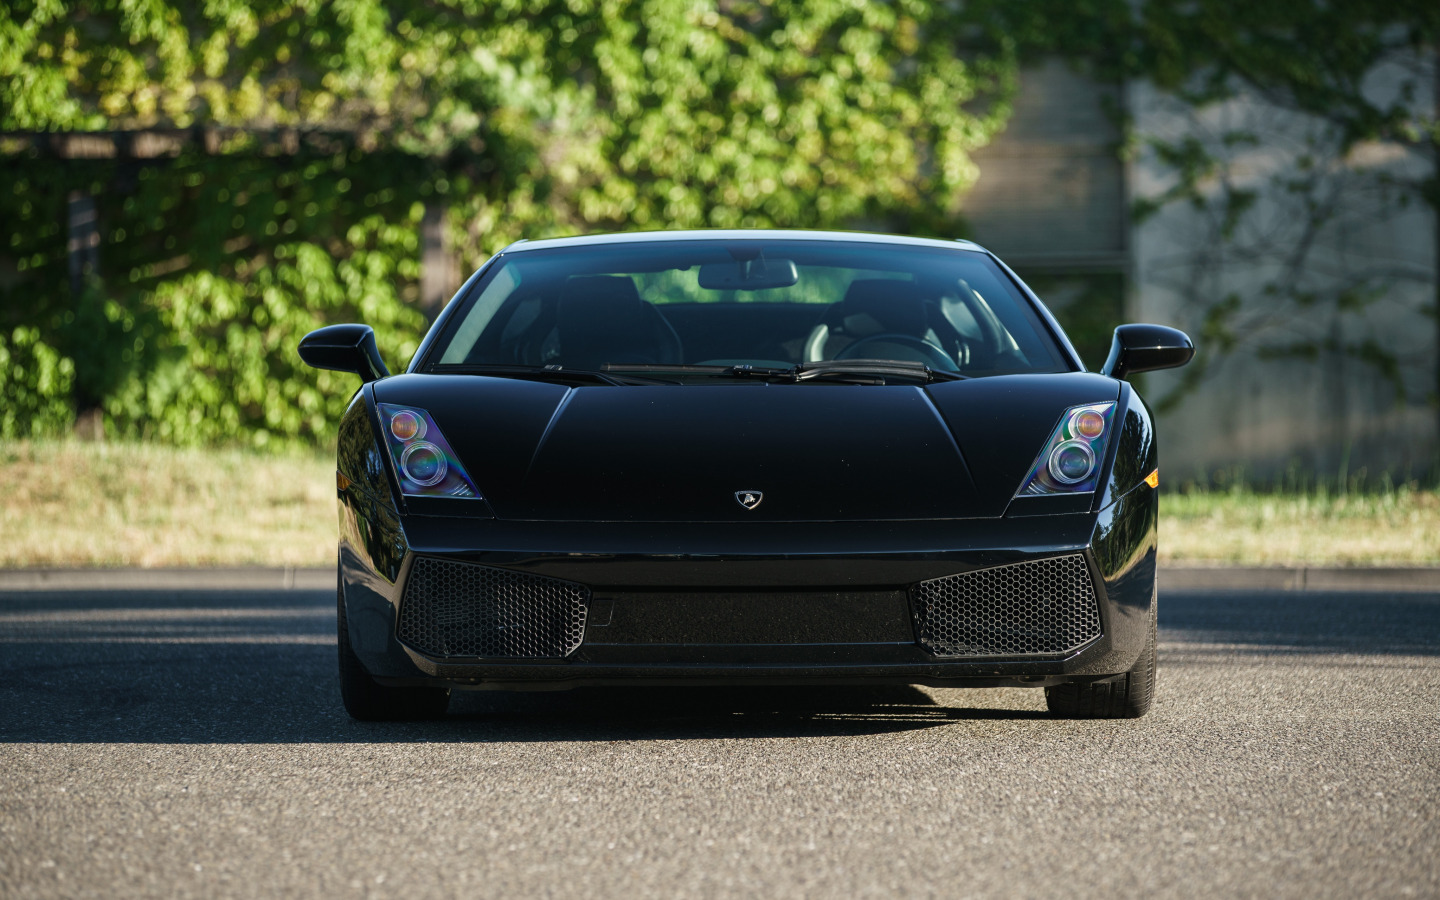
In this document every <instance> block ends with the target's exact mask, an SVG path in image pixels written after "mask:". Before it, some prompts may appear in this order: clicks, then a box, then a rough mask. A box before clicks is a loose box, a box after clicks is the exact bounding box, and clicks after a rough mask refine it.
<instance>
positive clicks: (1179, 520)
mask: <svg viewBox="0 0 1440 900" xmlns="http://www.w3.org/2000/svg"><path fill="white" fill-rule="evenodd" d="M1160 561H1161V564H1162V565H1163V564H1165V563H1170V564H1209V563H1214V564H1227V565H1246V566H1301V565H1304V566H1426V565H1436V564H1440V493H1437V492H1436V491H1434V490H1422V489H1419V488H1417V487H1416V486H1414V485H1403V484H1402V485H1400V486H1397V487H1386V488H1383V489H1380V490H1376V491H1365V492H1355V491H1337V490H1333V489H1330V488H1326V487H1324V486H1321V487H1318V488H1311V489H1308V490H1305V491H1297V492H1276V493H1269V492H1262V491H1256V490H1254V489H1252V488H1246V487H1240V488H1234V489H1230V490H1226V491H1203V490H1201V491H1190V492H1186V493H1178V494H1163V495H1161V498H1160ZM1437 577H1440V576H1437Z"/></svg>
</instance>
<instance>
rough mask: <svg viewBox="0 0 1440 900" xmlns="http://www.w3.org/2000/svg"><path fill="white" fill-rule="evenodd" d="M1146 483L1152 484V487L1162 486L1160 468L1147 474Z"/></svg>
mask: <svg viewBox="0 0 1440 900" xmlns="http://www.w3.org/2000/svg"><path fill="white" fill-rule="evenodd" d="M1145 483H1146V484H1148V485H1150V486H1151V487H1152V488H1158V487H1159V486H1160V470H1159V469H1156V470H1155V471H1153V472H1151V473H1150V474H1149V475H1146V476H1145Z"/></svg>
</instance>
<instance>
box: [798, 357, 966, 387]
mask: <svg viewBox="0 0 1440 900" xmlns="http://www.w3.org/2000/svg"><path fill="white" fill-rule="evenodd" d="M791 372H792V373H793V374H794V376H795V380H796V381H812V380H814V379H816V378H836V377H839V378H845V377H857V378H882V379H883V378H884V377H885V376H886V375H895V376H899V377H901V378H914V379H916V380H917V381H960V380H962V379H964V378H966V377H968V376H965V375H961V374H960V373H959V372H947V371H945V370H943V369H932V368H930V367H929V366H927V365H925V364H924V363H918V362H906V361H904V360H899V359H829V360H825V361H824V362H811V363H801V364H800V365H798V366H796V367H795V368H794V369H792V370H791ZM882 383H883V382H882Z"/></svg>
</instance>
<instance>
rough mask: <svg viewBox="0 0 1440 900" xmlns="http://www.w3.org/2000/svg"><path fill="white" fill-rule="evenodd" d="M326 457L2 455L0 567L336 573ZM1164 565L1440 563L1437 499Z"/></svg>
mask: <svg viewBox="0 0 1440 900" xmlns="http://www.w3.org/2000/svg"><path fill="white" fill-rule="evenodd" d="M334 477H335V476H334V462H333V459H332V457H330V456H329V455H328V454H324V455H321V454H292V455H288V456H276V455H267V454H256V453H252V452H247V451H244V450H177V449H173V448H169V447H160V446H154V445H147V444H132V443H109V444H87V443H78V442H59V443H50V442H38V441H37V442H30V441H21V442H12V443H7V444H3V445H0V496H3V498H4V500H3V504H0V534H3V535H4V540H3V541H0V568H17V567H47V566H51V567H62V566H139V567H160V566H249V565H261V566H286V565H293V566H328V565H332V564H333V560H334V558H335V536H336V535H335V528H336V525H335V521H336V516H335V482H334ZM1160 527H1161V534H1160V555H1161V559H1162V561H1163V562H1165V563H1169V564H1172V565H1175V564H1217V565H1265V566H1275V565H1337V566H1365V565H1436V564H1440V494H1437V493H1436V492H1435V491H1425V490H1418V489H1415V488H1413V487H1407V486H1402V487H1399V488H1393V489H1389V490H1386V491H1383V492H1379V493H1351V494H1335V493H1327V492H1326V491H1325V490H1323V489H1322V490H1315V489H1311V490H1310V491H1308V492H1305V493H1303V494H1261V493H1256V492H1253V491H1249V490H1237V491H1226V492H1200V493H1190V494H1171V495H1166V496H1164V497H1163V498H1162V500H1161V525H1160Z"/></svg>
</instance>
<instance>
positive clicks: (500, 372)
mask: <svg viewBox="0 0 1440 900" xmlns="http://www.w3.org/2000/svg"><path fill="white" fill-rule="evenodd" d="M606 368H608V366H607V367H606ZM430 371H431V372H433V373H435V374H436V375H451V374H454V375H489V376H492V377H495V378H528V379H532V380H534V381H560V382H565V381H578V382H585V383H598V384H617V385H623V384H669V383H670V382H666V381H658V380H656V379H654V378H630V377H616V376H615V375H610V374H607V373H605V372H596V371H594V370H593V369H569V368H566V367H565V366H555V365H550V366H507V365H494V364H489V363H439V364H437V365H434V366H431V367H430Z"/></svg>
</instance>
